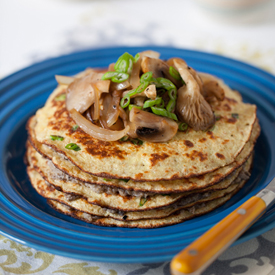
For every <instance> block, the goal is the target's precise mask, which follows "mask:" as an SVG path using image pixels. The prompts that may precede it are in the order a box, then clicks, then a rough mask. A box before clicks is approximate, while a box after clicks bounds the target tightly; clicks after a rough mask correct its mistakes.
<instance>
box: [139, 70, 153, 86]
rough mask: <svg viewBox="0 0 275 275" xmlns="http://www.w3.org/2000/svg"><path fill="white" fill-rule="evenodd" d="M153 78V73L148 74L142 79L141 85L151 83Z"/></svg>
mask: <svg viewBox="0 0 275 275" xmlns="http://www.w3.org/2000/svg"><path fill="white" fill-rule="evenodd" d="M152 77H153V72H147V73H145V74H143V75H142V76H141V77H140V83H144V82H146V81H151V79H152Z"/></svg>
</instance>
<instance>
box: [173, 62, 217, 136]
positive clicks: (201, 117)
mask: <svg viewBox="0 0 275 275" xmlns="http://www.w3.org/2000/svg"><path fill="white" fill-rule="evenodd" d="M174 64H175V66H176V69H177V70H178V71H179V73H180V75H181V77H182V79H183V80H184V82H185V83H186V85H185V86H182V87H181V88H180V89H178V98H177V105H176V111H177V114H178V118H179V119H180V120H181V121H183V122H186V123H187V124H188V125H189V126H190V127H192V128H193V129H194V130H196V131H198V130H203V131H204V130H207V129H209V128H210V127H211V126H213V125H214V123H215V116H214V113H213V111H212V109H211V107H210V105H209V104H208V103H207V101H206V100H205V99H204V97H203V96H202V94H201V92H200V85H199V84H198V82H197V81H196V79H195V78H194V76H193V75H192V73H191V72H190V70H189V69H188V66H187V65H186V63H185V62H182V61H180V60H175V62H174Z"/></svg>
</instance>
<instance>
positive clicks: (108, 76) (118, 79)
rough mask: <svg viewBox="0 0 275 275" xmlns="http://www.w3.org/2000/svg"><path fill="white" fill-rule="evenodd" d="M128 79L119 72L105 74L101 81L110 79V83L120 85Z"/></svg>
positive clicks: (126, 75)
mask: <svg viewBox="0 0 275 275" xmlns="http://www.w3.org/2000/svg"><path fill="white" fill-rule="evenodd" d="M128 78H129V74H127V73H120V72H107V73H105V74H104V75H103V76H102V78H101V79H102V80H107V79H111V81H112V82H116V83H121V82H124V81H125V80H127V79H128Z"/></svg>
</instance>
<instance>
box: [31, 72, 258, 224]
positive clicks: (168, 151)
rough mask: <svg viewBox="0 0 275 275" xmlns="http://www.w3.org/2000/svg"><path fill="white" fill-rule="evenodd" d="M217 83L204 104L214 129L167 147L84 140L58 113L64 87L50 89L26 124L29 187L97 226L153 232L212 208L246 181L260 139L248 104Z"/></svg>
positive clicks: (62, 110) (180, 137)
mask: <svg viewBox="0 0 275 275" xmlns="http://www.w3.org/2000/svg"><path fill="white" fill-rule="evenodd" d="M82 75H83V73H82V74H80V76H82ZM84 75H85V73H84ZM205 76H206V75H205V74H201V77H202V79H203V77H205ZM211 77H212V76H211ZM217 81H218V83H219V85H220V86H221V87H222V88H223V90H224V92H225V97H224V100H222V101H220V102H218V103H216V104H214V105H213V106H212V105H211V108H212V110H213V112H214V114H215V117H216V122H215V124H214V126H213V127H211V129H207V130H204V131H202V130H194V129H193V128H191V127H188V129H187V130H186V131H178V132H177V133H176V135H175V136H174V137H173V138H172V139H171V140H169V141H167V142H148V141H142V142H133V140H131V139H127V140H116V141H104V140H99V139H96V138H94V137H92V136H91V135H89V134H87V133H86V132H85V131H84V130H83V129H82V128H81V127H78V126H77V125H76V122H75V121H74V119H73V118H72V117H71V115H70V113H69V111H68V110H67V108H66V100H65V95H66V92H67V85H63V84H61V85H58V87H57V88H56V89H55V91H54V92H53V93H52V94H51V95H50V97H49V99H48V100H47V102H46V104H45V106H44V107H43V108H41V109H39V110H38V111H37V113H36V114H35V115H34V116H33V117H31V118H30V119H29V121H28V124H27V130H28V136H29V138H28V142H27V160H28V167H27V172H28V175H29V178H30V181H31V183H32V185H33V187H34V188H35V189H36V191H37V192H38V193H39V194H40V195H41V196H43V197H45V198H46V199H47V201H48V203H49V205H51V206H52V207H53V208H55V209H56V210H57V211H59V212H61V213H63V214H66V215H69V216H72V217H74V218H76V219H80V220H83V221H85V222H87V223H92V224H95V225H100V226H118V227H130V228H132V227H137V228H156V227H162V226H168V225H172V224H177V223H181V222H183V221H186V220H189V219H192V218H195V217H197V216H200V215H203V214H205V213H208V212H210V211H212V210H214V209H216V208H217V207H219V206H220V205H222V204H224V203H225V202H227V201H228V200H229V199H230V198H231V197H232V196H233V195H234V194H236V192H238V191H239V190H240V189H241V188H242V187H243V186H244V184H245V183H246V181H247V180H248V179H249V177H250V172H251V167H252V163H253V150H254V145H255V143H256V140H257V138H258V136H259V134H260V126H259V123H258V120H257V117H256V106H255V105H251V104H247V103H243V102H242V98H241V95H240V94H239V93H238V92H236V91H233V90H231V89H230V88H229V87H228V86H226V85H225V84H224V83H223V82H222V81H221V80H219V79H217ZM52 137H55V138H54V139H53V138H52ZM56 137H57V138H56ZM68 144H73V145H77V147H76V150H71V149H68Z"/></svg>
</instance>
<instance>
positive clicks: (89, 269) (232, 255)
mask: <svg viewBox="0 0 275 275" xmlns="http://www.w3.org/2000/svg"><path fill="white" fill-rule="evenodd" d="M274 247H275V228H274V229H272V230H270V231H268V232H266V233H264V234H262V235H261V236H259V237H257V238H254V239H251V240H249V241H247V242H245V243H242V244H239V245H236V246H233V247H231V248H229V249H228V250H227V251H226V252H224V253H223V254H222V255H221V256H220V257H219V258H218V259H217V260H216V261H215V262H214V263H213V264H212V265H211V266H209V267H208V268H207V270H205V271H204V272H203V274H202V275H220V274H223V275H236V274H239V275H259V274H261V275H272V274H275V268H274V266H275V253H274V252H275V249H274ZM272 272H273V273H272ZM14 274H33V275H48V274H61V275H64V274H67V275H171V273H170V262H161V263H145V264H112V263H100V262H89V261H81V260H76V259H70V258H66V257H61V256H57V255H52V254H49V253H45V252H41V251H37V250H35V249H32V248H29V247H27V246H25V245H22V244H19V243H16V242H14V241H12V240H9V239H7V238H6V237H4V236H2V235H0V275H14Z"/></svg>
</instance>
